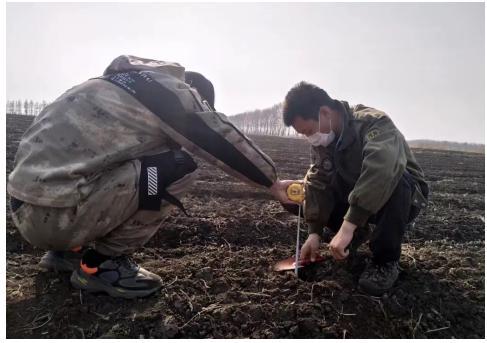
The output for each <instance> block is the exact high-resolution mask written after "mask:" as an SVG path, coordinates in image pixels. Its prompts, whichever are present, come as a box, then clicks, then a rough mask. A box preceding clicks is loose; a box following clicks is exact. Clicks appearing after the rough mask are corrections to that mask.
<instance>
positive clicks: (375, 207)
mask: <svg viewBox="0 0 487 343" xmlns="http://www.w3.org/2000/svg"><path fill="white" fill-rule="evenodd" d="M404 144H405V139H404V136H403V135H402V134H401V133H400V132H399V130H397V128H396V127H395V126H394V123H393V122H392V121H391V120H390V118H389V117H387V116H384V117H381V118H380V119H378V120H377V121H376V122H375V123H373V124H372V125H371V126H370V127H369V128H368V129H367V132H366V133H365V137H364V148H363V156H364V159H363V162H362V170H361V174H360V177H359V179H358V180H357V182H356V184H355V187H354V188H353V190H352V192H351V193H350V195H349V197H348V201H349V203H350V208H349V210H348V212H347V213H346V215H345V218H344V219H345V220H346V221H348V222H351V223H353V224H355V225H357V226H359V227H360V226H363V225H364V224H365V223H366V222H367V219H368V218H369V217H370V216H371V215H373V214H375V213H377V212H378V211H379V210H380V209H381V208H382V207H383V206H384V205H385V203H386V202H387V200H389V198H390V196H391V195H392V192H393V191H394V189H395V188H396V186H397V184H398V182H399V179H400V178H401V176H402V174H403V173H404V170H405V168H406V162H407V161H406V154H405V150H404Z"/></svg>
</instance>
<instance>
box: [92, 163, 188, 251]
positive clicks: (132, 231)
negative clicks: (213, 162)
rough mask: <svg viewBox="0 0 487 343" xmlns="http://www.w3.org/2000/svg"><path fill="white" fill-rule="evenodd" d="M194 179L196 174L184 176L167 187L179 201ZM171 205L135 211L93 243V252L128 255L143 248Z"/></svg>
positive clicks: (165, 203) (165, 204)
mask: <svg viewBox="0 0 487 343" xmlns="http://www.w3.org/2000/svg"><path fill="white" fill-rule="evenodd" d="M195 179H196V172H193V173H190V174H187V175H185V176H184V177H183V178H181V179H179V180H177V181H176V182H174V183H172V184H171V185H169V187H167V191H168V192H169V193H170V194H171V195H173V196H174V197H176V198H178V199H181V197H183V196H184V194H185V193H186V192H187V190H188V189H189V187H190V186H191V185H192V184H193V183H194V181H195ZM172 207H173V205H171V204H170V203H168V202H167V201H166V200H161V206H160V210H159V211H148V210H137V211H136V212H135V213H134V214H133V215H132V216H131V217H130V218H128V219H127V220H126V221H124V222H123V223H122V224H120V225H119V226H118V227H116V228H115V229H113V230H112V231H110V233H108V234H107V235H106V236H104V237H101V238H99V239H98V240H96V242H95V250H96V251H98V252H100V253H102V254H104V255H108V256H117V255H121V254H130V253H132V252H134V251H135V250H136V249H138V248H140V247H142V246H144V245H145V244H146V243H147V242H148V241H149V240H150V239H151V238H152V236H154V234H155V233H156V232H157V231H158V230H159V228H160V227H161V224H162V222H163V220H164V219H165V218H166V216H167V215H168V213H169V211H170V210H171V208H172Z"/></svg>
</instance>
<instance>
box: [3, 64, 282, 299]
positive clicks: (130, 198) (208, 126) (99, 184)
mask: <svg viewBox="0 0 487 343" xmlns="http://www.w3.org/2000/svg"><path fill="white" fill-rule="evenodd" d="M213 103H214V91H213V86H212V84H211V83H210V82H209V81H208V80H207V79H206V78H205V77H203V76H202V75H201V74H198V73H194V72H185V70H184V68H183V67H182V66H180V65H179V64H177V63H170V62H163V61H156V60H149V59H143V58H138V57H134V56H120V57H118V58H116V59H115V60H114V61H113V62H112V63H111V64H110V66H109V67H108V68H107V69H106V70H105V72H104V74H103V76H101V77H98V78H94V79H90V80H88V81H86V82H84V83H82V84H80V85H78V86H75V87H73V88H72V89H70V90H68V91H67V92H65V93H64V94H63V95H61V96H60V97H59V98H58V99H56V100H55V101H54V102H53V103H51V104H50V105H49V106H47V107H46V108H45V109H44V110H43V111H42V112H41V113H40V114H39V116H38V117H37V118H36V119H35V121H34V122H33V124H32V126H31V127H30V128H29V129H28V130H27V131H26V132H25V134H24V135H23V137H22V140H21V142H20V145H19V148H18V151H17V154H16V158H15V168H14V170H13V171H12V173H11V174H10V175H9V182H8V192H9V194H10V196H11V211H12V217H13V220H14V223H15V225H16V226H17V228H18V230H19V231H20V233H21V234H22V236H23V237H24V238H25V239H26V240H27V241H28V242H29V243H31V244H32V245H34V246H37V247H39V248H43V249H46V250H49V251H48V252H47V253H46V254H45V255H44V256H43V258H42V259H41V262H40V264H41V266H43V267H45V268H48V269H56V270H59V271H63V270H73V273H72V276H71V283H72V284H73V285H74V286H75V287H77V288H80V289H85V290H88V291H92V292H100V291H103V292H106V293H108V294H110V295H111V296H114V297H124V298H135V297H142V296H147V295H149V294H152V293H154V292H155V291H157V290H158V289H160V287H161V285H162V284H161V278H160V277H159V276H157V275H155V274H153V273H151V272H149V271H147V270H145V269H143V268H140V267H139V266H138V265H137V264H136V263H135V262H134V261H133V259H132V258H130V254H131V253H132V252H133V251H134V250H135V249H137V248H139V247H142V246H143V245H144V244H145V243H146V242H147V241H148V240H149V239H150V238H151V237H152V236H153V235H154V234H155V233H156V232H157V230H158V229H159V227H160V224H161V222H162V220H163V219H164V218H165V216H166V215H167V214H168V211H169V209H170V207H171V205H176V206H178V207H180V208H183V207H182V204H181V202H180V199H181V197H182V196H183V194H184V193H185V192H186V191H187V190H188V188H189V187H190V186H191V184H192V182H193V181H194V179H195V174H196V170H197V165H196V163H195V162H194V161H193V159H192V158H191V155H190V153H194V154H197V155H198V156H200V157H202V158H204V159H205V160H207V161H209V162H210V163H212V164H214V165H216V166H218V167H220V168H222V169H223V170H224V171H226V172H228V173H229V174H232V175H234V176H236V177H238V178H240V179H241V180H244V181H245V182H247V183H250V184H253V185H256V186H259V187H263V188H267V189H269V190H270V192H271V193H272V194H273V195H274V196H275V197H276V198H277V200H279V201H281V202H288V200H287V196H286V192H285V190H286V187H287V185H288V184H289V182H286V181H280V180H279V179H278V178H277V174H276V169H275V166H274V163H273V162H272V160H271V159H270V158H269V157H268V156H266V155H265V154H264V153H263V152H262V151H261V150H260V149H259V148H258V147H257V146H255V145H254V144H253V142H252V141H250V140H249V139H248V138H247V137H246V136H244V135H243V134H242V133H241V132H240V131H239V130H237V129H236V128H235V127H234V126H233V125H232V124H231V123H230V122H229V121H228V119H227V118H226V117H225V116H224V115H223V114H221V113H218V112H216V111H214V110H213ZM88 245H89V246H90V248H87V246H88ZM81 247H84V248H83V249H82V250H81ZM80 259H81V260H80ZM73 261H75V262H74V263H73ZM80 261H81V262H80Z"/></svg>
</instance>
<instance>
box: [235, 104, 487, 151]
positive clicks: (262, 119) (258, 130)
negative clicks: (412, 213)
mask: <svg viewBox="0 0 487 343" xmlns="http://www.w3.org/2000/svg"><path fill="white" fill-rule="evenodd" d="M229 119H230V120H231V121H232V122H233V123H234V124H235V126H237V127H238V128H239V129H240V130H242V131H243V132H244V133H245V134H247V135H267V136H298V133H297V132H296V131H295V130H294V129H293V128H292V127H286V126H285V125H284V122H283V120H282V103H280V104H277V105H274V106H272V107H269V108H266V109H263V110H254V111H248V112H244V113H240V114H237V115H234V116H230V117H229ZM408 143H409V145H410V146H411V148H423V149H435V150H453V151H463V152H477V153H484V152H485V145H484V144H473V143H459V142H447V141H433V140H427V139H420V140H412V141H408Z"/></svg>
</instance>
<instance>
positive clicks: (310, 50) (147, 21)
mask: <svg viewBox="0 0 487 343" xmlns="http://www.w3.org/2000/svg"><path fill="white" fill-rule="evenodd" d="M6 17H7V25H6V27H7V39H6V45H7V53H6V57H7V89H6V93H7V94H6V95H7V99H19V98H20V99H25V98H28V99H33V100H37V101H40V100H43V99H45V100H47V101H52V100H54V99H55V98H56V97H57V96H59V95H60V94H61V93H62V92H64V91H65V90H66V89H68V88H70V87H72V86H73V85H76V84H79V83H81V82H83V81H85V80H86V79H88V78H90V77H95V76H98V75H100V74H101V73H102V72H103V70H104V69H105V67H106V66H107V65H108V64H109V63H110V61H111V60H112V59H113V58H115V57H116V56H118V55H121V54H132V55H136V56H141V57H147V58H154V59H160V60H167V61H175V62H179V63H181V64H182V65H183V66H185V67H186V68H187V69H188V70H195V71H199V72H201V73H203V74H205V75H206V76H207V77H208V78H209V79H210V80H211V81H212V82H213V84H214V86H215V91H216V108H217V109H218V110H219V111H220V112H223V113H225V114H227V115H233V114H237V113H240V112H243V111H246V110H252V109H257V108H265V107H269V106H271V105H274V104H276V103H278V102H280V101H282V100H283V98H284V96H285V95H286V92H287V91H288V90H289V88H291V87H292V86H293V85H294V84H296V83H297V82H299V81H301V80H306V81H309V82H312V83H315V84H317V85H319V86H320V87H322V88H324V89H325V90H326V91H328V93H329V94H330V95H331V96H332V97H334V98H337V99H341V100H347V101H349V102H350V103H351V104H356V103H363V104H366V105H369V106H372V107H376V108H379V109H382V110H384V111H386V112H387V113H388V114H389V115H390V116H391V117H392V118H393V120H394V122H395V123H396V125H397V126H398V127H399V129H400V130H401V131H402V132H403V133H404V134H405V136H406V138H407V139H421V138H424V139H436V140H451V141H461V142H476V143H484V141H485V138H484V127H485V124H484V122H485V118H484V113H485V98H484V94H485V90H484V77H485V71H484V68H485V65H484V64H485V56H484V51H485V50H484V41H485V37H484V34H485V29H484V25H485V18H484V4H483V3H467V4H462V3H429V4H423V3H402V4H400V3H399V4H394V3H375V4H361V3H341V4H340V3H339V4H336V3H308V4H303V3H294V4H293V3H279V4H278V3H267V4H264V3H260V4H224V3H221V4H169V3H166V4H164V3H159V4H130V3H105V4H97V3H78V4H76V3H71V4H69V3H64V4H63V3H44V4H43V3H8V4H7V13H6Z"/></svg>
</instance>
